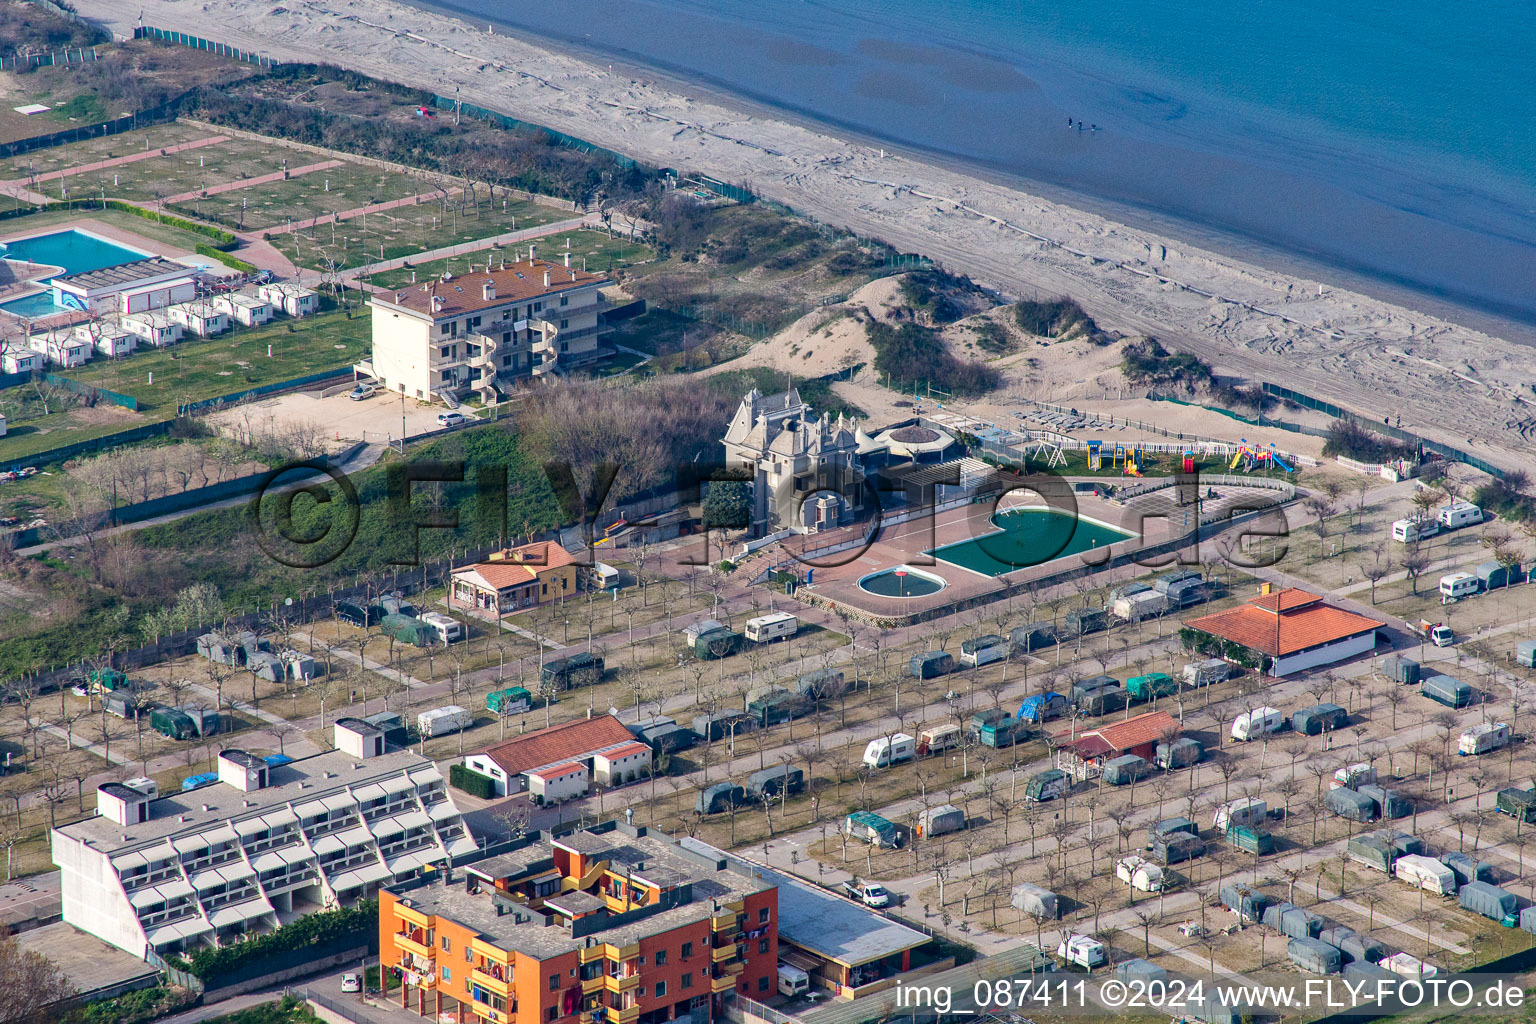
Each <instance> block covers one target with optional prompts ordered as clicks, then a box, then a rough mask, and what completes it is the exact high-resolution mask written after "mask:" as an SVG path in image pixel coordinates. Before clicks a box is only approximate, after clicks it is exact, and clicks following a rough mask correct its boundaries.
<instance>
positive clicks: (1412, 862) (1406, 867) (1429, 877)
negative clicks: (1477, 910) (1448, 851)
mask: <svg viewBox="0 0 1536 1024" xmlns="http://www.w3.org/2000/svg"><path fill="white" fill-rule="evenodd" d="M1392 874H1393V875H1394V876H1396V877H1397V878H1400V879H1402V880H1403V881H1405V882H1407V883H1409V884H1410V885H1415V886H1418V887H1419V888H1420V889H1428V890H1429V891H1430V892H1432V893H1434V894H1435V895H1436V896H1452V895H1455V893H1456V875H1455V873H1454V872H1453V871H1451V869H1450V868H1448V867H1446V866H1445V865H1444V864H1442V863H1440V862H1439V861H1438V860H1435V859H1434V858H1433V857H1426V856H1424V855H1422V854H1416V853H1410V854H1407V855H1405V856H1402V857H1399V858H1397V860H1396V861H1394V862H1393V864H1392Z"/></svg>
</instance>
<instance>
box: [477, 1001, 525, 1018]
mask: <svg viewBox="0 0 1536 1024" xmlns="http://www.w3.org/2000/svg"><path fill="white" fill-rule="evenodd" d="M469 1006H470V1009H472V1010H474V1011H475V1012H476V1013H478V1014H479V1015H480V1016H481V1018H482V1019H484V1020H492V1021H495V1022H496V1024H512V1022H513V1021H515V1020H517V1015H516V1014H513V1013H503V1012H501V1011H500V1010H498V1009H496V1008H495V1007H494V1006H491V1005H490V1004H488V1003H482V1002H480V1000H478V999H476V1000H474V1001H472V1002H471V1003H470V1004H469Z"/></svg>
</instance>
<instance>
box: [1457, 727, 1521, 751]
mask: <svg viewBox="0 0 1536 1024" xmlns="http://www.w3.org/2000/svg"><path fill="white" fill-rule="evenodd" d="M1507 746H1509V726H1507V725H1505V724H1504V723H1503V722H1483V723H1481V724H1480V725H1474V726H1473V727H1472V728H1470V729H1468V730H1467V731H1466V732H1464V733H1462V734H1461V739H1460V740H1459V741H1458V742H1457V744H1456V753H1457V754H1459V755H1460V756H1462V757H1467V756H1468V755H1477V754H1487V753H1489V752H1491V751H1494V750H1502V749H1503V748H1505V747H1507Z"/></svg>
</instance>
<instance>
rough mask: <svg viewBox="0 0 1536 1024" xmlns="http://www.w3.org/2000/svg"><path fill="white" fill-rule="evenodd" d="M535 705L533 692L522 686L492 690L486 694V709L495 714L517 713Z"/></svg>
mask: <svg viewBox="0 0 1536 1024" xmlns="http://www.w3.org/2000/svg"><path fill="white" fill-rule="evenodd" d="M532 706H533V694H531V693H529V692H528V691H527V690H526V689H524V688H523V687H521V686H509V687H507V688H506V689H504V690H492V691H491V692H490V693H488V694H486V695H485V710H487V711H489V712H490V713H491V714H493V715H516V714H520V713H521V712H524V711H527V710H528V709H529V708H530V707H532Z"/></svg>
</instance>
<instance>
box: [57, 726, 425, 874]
mask: <svg viewBox="0 0 1536 1024" xmlns="http://www.w3.org/2000/svg"><path fill="white" fill-rule="evenodd" d="M406 772H409V773H411V776H412V778H413V779H416V780H417V781H418V784H420V783H423V782H426V781H429V780H430V779H440V778H441V777H442V776H441V775H439V774H438V771H437V767H436V766H435V765H434V764H433V763H432V762H431V761H430V760H428V759H427V758H424V757H422V756H420V755H419V754H417V753H416V752H415V751H411V750H396V751H391V752H389V753H387V754H381V755H379V756H378V757H370V758H365V759H363V760H358V759H357V758H356V757H354V756H353V755H351V754H348V753H346V752H345V751H341V750H330V751H326V752H324V753H320V754H314V755H312V756H310V757H303V758H299V759H297V760H294V761H290V762H289V763H287V764H284V765H278V766H276V767H274V768H272V770H271V772H270V773H269V775H268V778H269V780H270V783H271V784H270V785H268V786H267V787H266V788H264V789H253V790H251V791H250V792H245V791H244V790H239V789H236V788H235V787H234V786H229V785H225V784H223V783H219V784H216V785H209V786H202V787H199V788H198V789H194V790H190V791H188V792H186V793H171V794H167V795H165V796H162V797H160V798H159V799H158V800H151V801H150V802H149V813H150V819H149V820H148V821H145V822H140V823H139V824H136V825H129V826H127V827H126V828H125V827H123V826H122V825H119V824H117V823H116V822H114V821H112V820H111V819H110V818H103V817H101V816H100V815H97V816H95V817H91V818H85V819H83V820H81V821H76V822H73V823H71V824H68V825H61V826H60V827H59V828H57V829H55V831H56V832H57V833H58V834H60V835H63V836H67V837H69V838H71V839H75V840H78V841H81V842H86V843H89V844H90V846H91V848H92V849H95V850H100V851H102V852H104V853H108V854H118V853H122V852H125V851H128V850H134V849H138V848H140V847H145V846H153V845H157V844H161V843H163V842H164V841H165V840H166V839H171V838H177V837H183V836H195V835H198V834H200V833H203V832H208V831H210V830H212V829H216V828H219V827H221V826H227V825H229V824H231V823H233V822H237V821H243V820H244V819H246V818H250V817H253V816H255V815H259V814H263V813H266V814H270V813H272V811H273V810H275V809H277V808H281V807H286V806H287V805H289V804H304V803H309V802H311V801H314V800H319V799H323V798H325V797H327V796H334V795H336V794H345V792H346V790H347V789H348V788H355V787H358V786H362V785H365V784H367V783H369V782H376V781H378V780H379V779H381V778H387V777H390V776H398V775H402V774H404V773H406ZM429 773H430V775H429ZM344 798H346V797H344ZM346 799H350V798H346ZM205 804H206V805H207V806H208V810H206V811H205V810H203V806H204V805H205ZM247 804H249V806H247ZM182 818H185V819H186V820H185V821H183V820H181V819H182ZM124 835H126V836H127V837H128V838H127V839H124V838H123V836H124Z"/></svg>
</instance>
